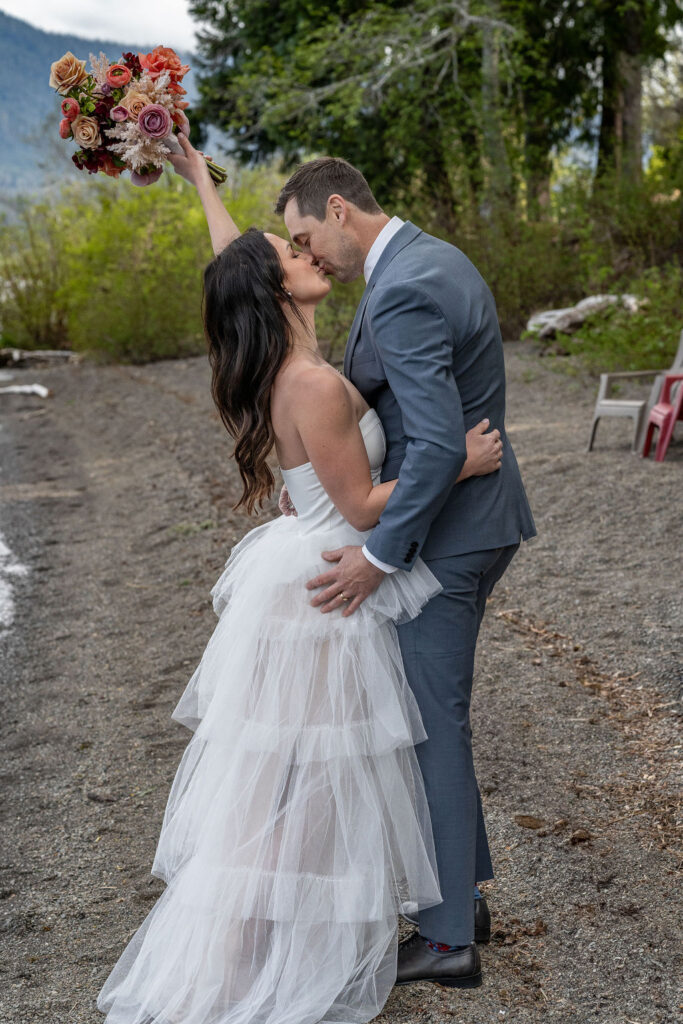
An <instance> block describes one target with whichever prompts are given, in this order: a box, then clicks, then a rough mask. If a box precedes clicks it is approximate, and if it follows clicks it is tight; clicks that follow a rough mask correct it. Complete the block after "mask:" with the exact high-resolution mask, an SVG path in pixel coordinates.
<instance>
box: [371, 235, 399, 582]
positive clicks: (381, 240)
mask: <svg viewBox="0 0 683 1024" xmlns="http://www.w3.org/2000/svg"><path fill="white" fill-rule="evenodd" d="M403 224H404V221H402V220H401V218H400V217H392V218H391V220H390V221H388V222H387V223H386V224H385V225H384V227H383V228H382V230H381V231H380V233H379V234H378V236H377V238H376V239H375V241H374V242H373V243H372V245H371V246H370V252H369V253H368V254H367V256H366V257H365V263H364V264H363V277H364V278H365V283H366V284H367V283H368V281H369V280H370V276H371V274H372V272H373V270H374V269H375V267H376V266H377V261H378V259H379V258H380V256H381V255H382V253H383V252H384V250H385V249H386V247H387V245H388V244H389V242H390V241H391V239H392V238H393V237H394V235H395V234H396V232H397V231H399V230H400V229H401V228H402V227H403ZM362 550H363V554H364V555H365V557H366V558H367V560H368V562H372V564H373V565H376V566H377V568H378V569H381V570H382V572H396V569H397V568H398V567H397V566H395V565H389V564H388V562H380V560H379V558H375V556H374V555H373V554H371V553H370V552H369V551H368V549H367V547H366V546H365V544H364V545H363V549H362Z"/></svg>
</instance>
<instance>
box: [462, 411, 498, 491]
mask: <svg viewBox="0 0 683 1024" xmlns="http://www.w3.org/2000/svg"><path fill="white" fill-rule="evenodd" d="M488 428H489V420H488V419H485V420H481V422H480V423H477V425H476V427H472V429H471V430H468V431H467V435H466V441H467V459H466V461H465V465H464V466H463V467H462V470H461V471H460V476H459V477H458V483H459V482H460V481H461V480H466V479H467V478H468V477H470V476H486V475H487V474H488V473H495V472H496V471H497V470H499V469H500V467H501V466H502V464H503V442H502V441H501V437H500V430H489V429H488ZM487 431H488V433H487Z"/></svg>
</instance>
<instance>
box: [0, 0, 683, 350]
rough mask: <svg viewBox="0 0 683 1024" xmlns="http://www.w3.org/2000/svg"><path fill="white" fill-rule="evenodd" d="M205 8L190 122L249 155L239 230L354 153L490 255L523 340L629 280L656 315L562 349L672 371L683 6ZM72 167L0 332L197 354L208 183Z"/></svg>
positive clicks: (384, 186)
mask: <svg viewBox="0 0 683 1024" xmlns="http://www.w3.org/2000/svg"><path fill="white" fill-rule="evenodd" d="M191 10H192V12H193V14H194V15H195V17H196V18H197V20H198V22H199V24H200V33H199V47H200V54H199V58H198V59H193V60H192V61H191V63H193V64H194V67H195V73H196V74H197V75H198V77H199V90H200V100H199V103H198V104H197V105H194V104H193V108H192V109H191V111H190V116H191V119H192V121H193V125H192V127H193V137H195V136H197V135H198V134H200V133H201V131H202V130H204V131H205V130H206V129H207V127H210V126H217V127H219V128H222V129H224V130H225V131H226V132H227V133H228V135H229V137H230V140H231V145H232V156H233V158H234V161H235V162H233V163H232V165H231V173H230V178H229V182H228V185H227V186H226V187H225V189H224V190H223V193H222V194H223V197H224V200H225V202H226V205H227V206H228V207H229V209H230V210H231V212H232V214H233V216H234V217H235V219H236V221H237V222H238V224H239V225H240V226H241V227H247V226H249V225H250V224H256V225H258V226H260V227H263V228H266V229H270V230H275V231H280V232H284V226H283V225H282V223H281V221H279V220H278V219H277V218H275V217H274V216H273V214H272V204H273V200H274V199H275V197H276V196H277V194H278V191H279V187H280V185H281V183H282V182H283V181H284V180H285V178H286V176H287V174H288V172H289V170H290V169H291V166H292V164H293V163H295V162H296V161H297V160H298V159H307V158H309V157H312V156H316V155H320V154H322V153H334V154H338V155H343V156H345V157H347V158H348V159H350V160H351V161H352V162H354V163H356V165H357V166H359V167H360V168H361V169H362V170H363V172H364V173H365V174H366V176H367V178H368V180H369V182H370V184H371V186H372V188H373V190H374V191H375V193H376V195H377V197H378V199H379V200H380V202H381V203H382V204H383V205H384V208H385V209H386V211H387V212H389V213H397V214H399V215H401V216H403V217H407V218H409V219H411V220H413V221H414V222H415V223H417V224H419V225H420V226H421V227H422V228H424V229H425V230H427V231H430V232H432V233H433V234H436V235H438V236H440V237H442V238H445V239H446V240H447V241H449V242H452V243H454V244H455V245H457V246H458V247H459V248H461V249H462V250H463V251H464V252H465V253H466V254H467V255H468V256H469V257H470V258H471V259H472V260H473V262H474V263H475V264H476V266H477V267H478V268H479V270H480V271H481V273H482V274H483V276H484V278H485V279H486V280H487V282H488V283H489V285H490V286H491V289H492V291H493V293H494V296H495V298H496V302H497V306H498V313H499V318H500V321H501V326H502V331H503V336H504V337H505V338H506V339H514V338H519V337H520V335H521V334H522V333H523V331H524V328H525V324H526V322H527V319H528V317H529V316H530V314H532V313H534V312H537V311H539V310H541V309H549V308H557V307H563V306H567V305H571V304H573V303H574V302H576V301H577V300H579V299H581V298H583V297H584V296H585V295H588V294H595V293H599V292H606V291H610V292H633V293H635V294H636V295H638V296H639V297H641V298H647V299H648V303H647V304H646V305H645V306H644V307H643V309H642V310H641V311H640V312H639V313H638V314H636V315H633V316H629V315H628V314H627V313H625V312H624V311H621V310H616V309H611V310H609V311H608V312H607V313H605V314H603V315H601V316H596V317H594V318H593V319H592V320H590V322H588V323H586V324H584V326H583V327H582V329H581V331H580V332H579V333H578V334H577V335H575V336H574V337H573V338H571V339H567V340H566V341H565V340H562V341H561V342H555V343H553V349H554V350H555V351H558V350H559V351H562V352H568V353H576V354H578V355H580V356H581V358H582V359H583V361H584V362H585V364H586V365H588V366H589V367H591V368H593V369H595V370H600V369H610V368H619V367H622V368H639V367H650V366H651V367H659V366H666V365H667V363H668V362H669V360H670V358H671V354H672V353H673V351H674V350H675V347H676V342H677V336H678V333H679V331H680V328H681V326H682V325H683V307H682V298H681V296H682V294H683V287H682V285H683V280H682V271H681V267H682V265H683V207H682V200H681V191H682V189H683V88H681V87H680V85H679V86H677V85H676V83H677V82H679V83H680V82H681V81H683V77H682V75H683V43H682V42H681V40H682V39H683V34H682V33H681V32H679V34H678V36H676V35H675V31H674V30H675V26H676V25H681V24H683V3H682V2H681V0H615V2H614V3H611V2H609V0H596V2H595V3H591V4H586V3H585V2H583V0H458V2H457V3H456V2H455V0H439V2H434V0H381V2H380V0H334V2H330V3H321V2H320V0H230V2H227V0H192V3H191ZM3 17H6V16H1V15H0V20H2V18H3ZM12 22H13V23H14V20H12ZM16 25H17V26H19V27H20V28H21V26H22V25H23V23H20V22H16ZM26 28H28V27H27V26H26ZM202 28H203V29H204V31H201V29H202ZM57 38H59V37H55V39H57ZM663 54H667V60H669V62H670V63H669V66H668V68H667V67H666V66H665V63H666V62H663V61H662V60H661V58H662V55H663ZM655 65H656V66H657V67H658V68H659V72H658V73H659V74H660V82H659V86H658V88H657V89H654V90H651V92H650V94H648V96H647V97H646V103H645V104H644V105H642V104H641V101H640V94H639V93H637V97H636V99H634V96H635V95H636V94H635V93H633V91H631V92H630V93H629V92H628V89H627V86H628V81H627V79H628V78H629V75H630V76H631V78H633V74H634V69H635V70H636V71H637V74H638V76H640V75H642V73H644V71H645V70H646V69H650V68H652V67H655ZM629 69H630V70H629ZM676 69H677V71H678V73H677V71H676ZM610 76H611V77H610ZM639 80H640V79H639ZM620 90H621V91H620ZM676 90H678V91H676ZM52 99H53V100H54V97H52ZM629 104H630V106H629ZM641 106H642V109H643V112H644V115H645V124H646V141H647V144H648V147H649V153H650V160H649V164H648V169H647V172H646V173H645V174H642V173H641V167H640V151H641V129H640V124H639V122H638V126H637V127H636V129H635V134H634V130H631V135H630V137H629V138H627V135H628V133H627V132H626V129H625V128H624V131H623V133H622V135H619V131H621V129H619V131H617V126H616V120H615V117H616V113H617V111H621V113H620V114H619V116H620V117H622V114H623V117H622V122H623V124H622V127H623V126H624V125H626V122H627V120H628V118H627V117H626V114H627V113H629V114H630V115H634V114H635V113H636V112H638V113H639V112H640V110H641ZM54 109H55V126H56V123H57V118H58V112H57V104H56V102H55V103H54ZM0 121H1V118H0ZM629 139H630V141H629ZM582 141H583V142H586V143H588V142H591V143H592V144H593V153H594V154H595V153H597V165H596V166H595V167H594V168H593V169H591V170H590V171H589V170H584V169H582V168H581V166H579V165H578V164H577V163H576V162H574V163H573V164H571V165H568V164H566V163H565V162H563V160H566V158H567V155H568V154H571V155H572V158H573V159H574V161H576V157H577V148H576V147H577V145H578V144H579V143H580V142H582ZM212 148H213V146H212ZM69 170H70V173H71V179H72V181H73V184H70V185H69V186H68V187H66V188H65V189H64V190H63V192H62V193H61V195H57V196H55V195H54V194H52V195H51V196H50V199H49V200H35V199H33V200H32V199H31V198H24V199H21V198H18V199H16V200H10V201H9V202H6V203H5V208H6V210H7V217H6V220H5V221H4V222H3V223H0V343H2V344H5V345H10V344H11V345H17V346H21V347H26V348H30V347H40V348H45V347H56V348H65V347H72V348H74V349H77V350H80V351H87V352H90V353H92V354H94V355H96V356H97V357H99V358H106V359H117V360H129V361H136V360H147V359H159V358H165V357H171V356H175V355H185V354H188V353H192V352H201V351H203V350H204V340H203V337H202V326H201V277H202V269H203V267H204V266H205V264H206V263H207V262H208V260H209V259H210V258H211V247H210V243H209V236H208V231H207V229H206V225H205V223H204V217H203V213H202V210H201V207H200V205H199V202H198V200H197V197H196V195H195V193H194V190H193V189H191V188H190V187H189V186H187V185H186V184H185V183H184V182H182V181H181V180H180V179H179V178H178V177H176V176H175V175H174V174H173V173H172V172H171V171H170V170H169V173H168V174H166V175H164V177H163V179H162V180H161V182H159V183H158V184H157V185H156V186H153V187H151V188H148V189H136V188H133V187H132V186H131V185H130V184H129V182H128V181H127V179H123V178H122V179H121V180H119V181H111V180H109V179H106V178H105V179H102V177H101V176H98V177H97V178H90V177H85V176H82V175H78V173H77V172H76V171H74V170H72V169H71V168H69ZM27 180H28V179H27ZM361 291H362V282H356V283H355V284H353V285H351V286H346V287H342V286H338V285H336V284H335V286H334V288H333V290H332V293H331V296H330V297H329V298H328V300H327V301H326V302H325V303H324V304H323V307H322V308H321V309H320V312H319V318H318V333H319V337H320V340H321V347H322V349H323V351H324V353H325V354H326V355H327V356H329V357H331V358H332V359H335V360H339V359H340V358H341V354H342V351H343V347H344V343H345V339H346V333H347V331H348V328H349V325H350V323H351V321H352V319H353V314H354V311H355V308H356V304H357V302H358V299H359V297H360V294H361Z"/></svg>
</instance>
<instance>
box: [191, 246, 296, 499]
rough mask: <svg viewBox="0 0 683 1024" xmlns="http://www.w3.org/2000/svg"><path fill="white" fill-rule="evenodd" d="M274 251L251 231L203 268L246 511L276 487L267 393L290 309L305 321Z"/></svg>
mask: <svg viewBox="0 0 683 1024" xmlns="http://www.w3.org/2000/svg"><path fill="white" fill-rule="evenodd" d="M284 280H285V273H284V269H283V267H282V263H281V262H280V257H279V256H278V254H277V250H276V249H275V248H274V247H273V246H272V245H271V243H270V242H269V241H268V239H267V238H266V237H265V235H264V234H263V232H262V231H259V230H258V229H257V228H249V230H248V231H246V232H245V233H244V234H243V235H240V236H239V237H238V238H236V239H235V240H234V242H231V243H230V244H229V245H227V246H226V247H225V249H223V251H222V252H220V253H219V254H218V256H216V257H215V259H213V260H212V261H211V263H209V265H208V266H207V268H206V269H205V271H204V297H203V317H204V332H205V334H206V339H207V342H208V345H209V363H210V365H211V371H212V377H211V394H212V396H213V400H214V402H215V404H216V408H217V409H218V412H219V413H220V417H221V419H222V421H223V423H224V424H225V426H226V428H227V430H228V433H229V434H230V436H231V437H233V438H234V441H235V460H236V462H237V465H238V468H239V471H240V476H241V477H242V484H243V491H242V496H241V498H240V499H239V501H238V502H237V503H236V504H235V505H234V506H233V508H235V509H238V508H240V507H241V506H244V507H245V508H246V510H247V512H248V513H249V514H251V513H252V512H253V511H254V508H255V506H256V505H257V504H258V506H259V507H260V508H262V507H263V503H264V501H265V500H266V499H267V498H269V497H270V495H271V494H272V492H273V487H274V485H275V478H274V477H273V474H272V471H271V469H270V467H269V465H268V463H267V458H268V455H269V454H270V452H271V451H272V448H273V445H274V443H275V435H274V434H273V425H272V423H271V419H270V392H271V388H272V386H273V382H274V380H275V377H276V376H277V372H278V370H279V369H280V367H281V366H282V363H283V361H284V359H285V356H286V355H287V353H288V352H289V350H290V347H291V343H292V337H291V328H290V325H289V322H288V320H287V316H286V313H285V309H286V307H289V308H290V309H291V310H292V311H293V312H294V313H295V315H296V316H298V317H299V319H300V320H301V322H302V323H304V320H303V317H302V315H301V312H300V311H299V309H298V307H297V305H296V303H295V302H294V301H293V299H292V297H291V295H290V294H289V293H288V292H287V290H286V289H285V286H284Z"/></svg>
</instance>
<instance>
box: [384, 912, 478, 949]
mask: <svg viewBox="0 0 683 1024" xmlns="http://www.w3.org/2000/svg"><path fill="white" fill-rule="evenodd" d="M401 917H402V918H403V920H404V921H407V922H408V924H412V925H415V927H416V928H417V926H418V922H417V918H416V917H406V915H405V914H401ZM474 941H475V942H476V943H477V944H478V945H480V946H486V945H487V944H488V943H489V942H490V941H491V932H490V931H487V932H476V931H475V933H474Z"/></svg>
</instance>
